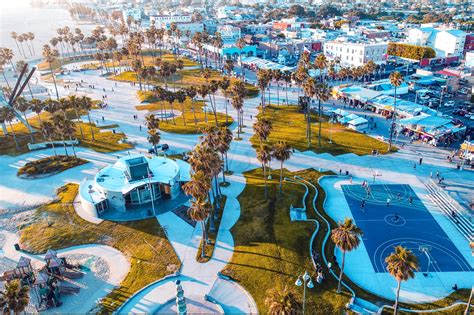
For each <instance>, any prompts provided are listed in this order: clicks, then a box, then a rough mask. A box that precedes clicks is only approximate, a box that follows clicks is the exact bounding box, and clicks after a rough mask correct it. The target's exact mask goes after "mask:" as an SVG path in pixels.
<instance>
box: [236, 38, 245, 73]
mask: <svg viewBox="0 0 474 315" xmlns="http://www.w3.org/2000/svg"><path fill="white" fill-rule="evenodd" d="M246 45H247V43H246V42H245V39H243V38H239V39H238V40H237V42H236V43H235V46H236V47H237V48H239V64H240V69H242V79H243V80H244V81H245V69H244V65H243V64H242V49H243V48H244V47H245V46H246Z"/></svg>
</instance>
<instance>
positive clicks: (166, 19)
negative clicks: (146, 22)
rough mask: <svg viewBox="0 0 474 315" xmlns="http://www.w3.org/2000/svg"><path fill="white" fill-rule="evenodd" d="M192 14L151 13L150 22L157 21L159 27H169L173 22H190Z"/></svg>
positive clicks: (156, 24)
mask: <svg viewBox="0 0 474 315" xmlns="http://www.w3.org/2000/svg"><path fill="white" fill-rule="evenodd" d="M190 22H192V17H191V15H151V16H150V23H155V26H156V27H157V28H169V27H170V25H171V23H176V24H180V23H190Z"/></svg>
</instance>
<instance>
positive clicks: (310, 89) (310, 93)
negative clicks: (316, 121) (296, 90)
mask: <svg viewBox="0 0 474 315" xmlns="http://www.w3.org/2000/svg"><path fill="white" fill-rule="evenodd" d="M303 92H304V94H305V96H306V97H307V98H306V99H305V100H304V101H303V102H302V103H303V104H304V108H303V110H304V112H305V116H306V139H307V140H308V149H309V148H310V147H311V100H312V98H313V97H314V95H315V94H316V81H315V80H314V79H313V78H308V79H307V80H306V82H304V84H303ZM320 119H321V118H320Z"/></svg>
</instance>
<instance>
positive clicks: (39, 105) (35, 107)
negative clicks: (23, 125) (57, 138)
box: [30, 98, 46, 124]
mask: <svg viewBox="0 0 474 315" xmlns="http://www.w3.org/2000/svg"><path fill="white" fill-rule="evenodd" d="M45 106H46V104H45V103H44V102H43V101H41V100H40V99H37V98H33V99H32V100H31V101H30V108H31V110H32V111H33V112H35V113H36V115H37V117H38V121H39V123H40V124H41V115H40V114H41V112H42V111H43V110H44V108H45Z"/></svg>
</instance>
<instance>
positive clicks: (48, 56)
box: [43, 45, 59, 100]
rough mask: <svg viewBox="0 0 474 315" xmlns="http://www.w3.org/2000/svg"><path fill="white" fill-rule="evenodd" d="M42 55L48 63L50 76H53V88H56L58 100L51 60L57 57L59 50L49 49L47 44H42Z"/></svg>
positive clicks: (57, 96) (57, 94)
mask: <svg viewBox="0 0 474 315" xmlns="http://www.w3.org/2000/svg"><path fill="white" fill-rule="evenodd" d="M43 57H44V58H45V60H46V62H47V63H48V65H49V70H50V71H51V76H52V78H53V83H54V89H55V90H56V98H57V99H58V100H59V93H58V87H57V85H56V78H55V77H54V71H53V66H52V64H53V62H54V61H55V60H56V59H57V58H58V57H59V52H58V51H57V50H56V49H51V47H49V45H44V46H43Z"/></svg>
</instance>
